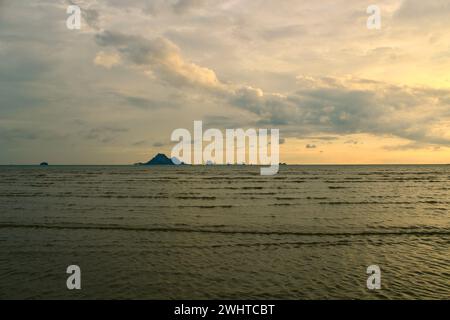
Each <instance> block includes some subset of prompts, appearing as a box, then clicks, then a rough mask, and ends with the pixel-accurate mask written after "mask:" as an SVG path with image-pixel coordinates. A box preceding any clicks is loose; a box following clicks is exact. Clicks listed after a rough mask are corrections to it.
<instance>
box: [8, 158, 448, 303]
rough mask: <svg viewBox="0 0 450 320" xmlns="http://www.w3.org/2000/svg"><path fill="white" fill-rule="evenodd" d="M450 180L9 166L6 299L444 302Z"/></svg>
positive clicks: (432, 169) (326, 172) (383, 170)
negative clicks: (74, 282) (374, 270)
mask: <svg viewBox="0 0 450 320" xmlns="http://www.w3.org/2000/svg"><path fill="white" fill-rule="evenodd" d="M449 182H450V166H445V165H441V166H440V165H423V166H419V165H408V166H404V165H398V166H397V165H389V166H381V165H380V166H290V165H288V166H281V167H280V172H279V174H277V175H275V176H261V175H260V171H259V167H257V166H166V167H165V166H154V167H145V166H48V167H40V166H1V167H0V299H157V300H159V299H194V300H196V299H275V300H277V299H290V300H302V299H448V298H450V183H449ZM71 265H76V266H78V267H79V268H80V270H81V276H80V281H81V290H69V289H68V287H67V279H68V278H69V277H70V276H71V274H70V273H67V268H68V266H71ZM369 266H377V267H379V270H380V273H379V275H378V276H379V278H380V281H381V283H380V289H373V288H371V289H369V287H368V285H367V282H368V279H369V278H370V277H371V274H370V273H367V271H368V270H367V269H368V267H369Z"/></svg>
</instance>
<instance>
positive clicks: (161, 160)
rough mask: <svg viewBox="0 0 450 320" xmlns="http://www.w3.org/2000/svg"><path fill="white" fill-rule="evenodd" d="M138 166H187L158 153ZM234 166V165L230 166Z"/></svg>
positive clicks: (137, 164)
mask: <svg viewBox="0 0 450 320" xmlns="http://www.w3.org/2000/svg"><path fill="white" fill-rule="evenodd" d="M134 165H136V166H173V165H185V163H184V162H181V161H180V160H179V159H177V158H176V157H173V158H169V157H168V156H166V155H165V154H164V153H158V154H157V155H156V156H154V157H153V158H152V159H151V160H150V161H148V162H138V163H135V164H134ZM205 165H207V166H214V165H216V164H215V163H213V162H212V161H210V160H208V161H206V163H205ZM228 165H233V164H228ZM238 165H244V166H245V165H246V164H245V163H242V164H238ZM280 165H282V166H285V165H287V164H286V163H280Z"/></svg>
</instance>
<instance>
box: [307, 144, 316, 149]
mask: <svg viewBox="0 0 450 320" xmlns="http://www.w3.org/2000/svg"><path fill="white" fill-rule="evenodd" d="M316 148H317V146H316V145H315V144H307V145H306V149H316Z"/></svg>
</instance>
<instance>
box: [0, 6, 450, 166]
mask: <svg viewBox="0 0 450 320" xmlns="http://www.w3.org/2000/svg"><path fill="white" fill-rule="evenodd" d="M75 2H76V4H77V5H79V6H80V7H81V9H82V12H83V19H82V28H81V30H68V29H67V28H66V23H65V21H66V19H67V14H66V7H67V2H66V1H21V0H20V1H0V61H1V64H0V82H1V83H2V85H1V86H0V148H1V149H2V152H1V153H0V163H1V164H9V163H36V162H40V161H42V160H47V161H49V162H52V163H61V164H72V163H80V164H96V163H101V164H127V163H134V162H138V161H144V160H148V159H149V158H151V157H152V155H153V154H154V153H156V152H165V153H168V154H169V153H170V149H171V147H172V146H173V143H171V142H170V134H171V132H172V131H173V130H174V129H176V128H187V129H192V126H193V121H194V120H203V122H204V123H205V126H206V127H211V128H219V129H226V128H230V129H232V128H279V129H280V133H281V136H282V138H284V143H283V144H282V146H281V155H280V156H281V161H282V162H288V163H300V164H302V163H305V164H315V163H317V164H325V163H330V164H331V163H332V164H344V163H348V164H356V163H450V148H449V147H450V38H449V37H448V35H449V34H450V19H448V17H450V2H448V1H443V0H429V1H419V0H380V1H376V3H374V2H373V1H361V0H334V1H331V0H330V1H328V0H325V1H306V0H305V1H300V0H286V1H276V0H219V1H212V0H154V1H144V0H131V1H106V0H93V1H81V0H80V1H75ZM371 4H376V5H378V6H379V8H380V10H381V19H382V20H381V29H380V30H369V29H368V28H367V26H366V22H367V19H368V17H369V14H367V12H366V9H367V7H368V6H369V5H371Z"/></svg>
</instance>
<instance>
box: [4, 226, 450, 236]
mask: <svg viewBox="0 0 450 320" xmlns="http://www.w3.org/2000/svg"><path fill="white" fill-rule="evenodd" d="M0 229H55V230H111V231H136V232H138V231H140V232H180V233H183V232H184V233H212V234H248V235H268V236H271V235H273V236H334V237H349V236H450V230H449V229H441V228H434V227H424V228H414V227H411V228H407V227H401V228H397V227H391V228H388V227H380V228H378V230H368V231H360V232H354V231H349V232H296V231H262V230H261V231H259V230H217V229H198V228H197V229H196V228H169V227H138V226H126V225H117V224H108V225H94V224H12V223H2V224H0ZM380 230H384V231H380Z"/></svg>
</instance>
